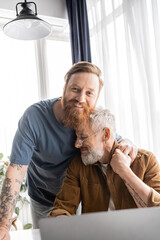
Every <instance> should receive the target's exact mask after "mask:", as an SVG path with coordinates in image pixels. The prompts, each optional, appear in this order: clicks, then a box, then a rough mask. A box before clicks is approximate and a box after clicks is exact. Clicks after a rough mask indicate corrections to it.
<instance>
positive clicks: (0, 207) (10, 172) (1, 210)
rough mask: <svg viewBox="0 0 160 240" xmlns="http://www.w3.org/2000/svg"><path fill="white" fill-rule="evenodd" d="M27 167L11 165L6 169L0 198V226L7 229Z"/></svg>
mask: <svg viewBox="0 0 160 240" xmlns="http://www.w3.org/2000/svg"><path fill="white" fill-rule="evenodd" d="M26 170H27V166H23V165H19V164H14V163H11V164H10V165H9V167H8V169H7V172H6V177H5V180H4V183H3V187H2V192H1V196H0V226H1V227H3V228H5V229H8V230H9V228H10V225H11V219H12V216H13V212H14V209H15V206H16V202H17V198H18V196H19V191H20V187H21V183H22V180H23V178H24V175H25V173H26Z"/></svg>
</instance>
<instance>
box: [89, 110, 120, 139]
mask: <svg viewBox="0 0 160 240" xmlns="http://www.w3.org/2000/svg"><path fill="white" fill-rule="evenodd" d="M90 126H91V128H92V130H93V131H97V130H98V129H101V128H106V127H107V128H109V129H110V131H111V133H112V134H113V136H115V134H116V123H115V116H114V115H113V114H112V113H111V112H110V111H109V110H108V109H103V108H96V109H95V110H94V112H93V113H92V114H91V115H90Z"/></svg>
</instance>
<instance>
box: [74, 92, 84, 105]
mask: <svg viewBox="0 0 160 240" xmlns="http://www.w3.org/2000/svg"><path fill="white" fill-rule="evenodd" d="M76 99H77V101H78V102H80V103H81V102H82V103H83V102H86V94H85V92H84V91H81V92H80V93H79V94H78V96H77V97H76Z"/></svg>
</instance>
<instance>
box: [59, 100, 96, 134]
mask: <svg viewBox="0 0 160 240" xmlns="http://www.w3.org/2000/svg"><path fill="white" fill-rule="evenodd" d="M75 104H78V105H81V106H82V107H83V110H77V109H75V108H74V105H75ZM63 107H64V117H63V119H62V124H63V125H65V126H66V127H69V128H73V129H75V130H78V129H80V128H81V127H82V126H84V125H85V123H86V122H87V120H88V118H89V115H90V114H91V113H92V112H93V109H92V108H89V107H88V106H87V105H86V103H79V102H78V101H76V100H70V101H69V102H66V101H65V99H63Z"/></svg>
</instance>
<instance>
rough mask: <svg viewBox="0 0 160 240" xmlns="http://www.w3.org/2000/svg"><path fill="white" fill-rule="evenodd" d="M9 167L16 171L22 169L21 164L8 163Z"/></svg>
mask: <svg viewBox="0 0 160 240" xmlns="http://www.w3.org/2000/svg"><path fill="white" fill-rule="evenodd" d="M10 166H11V167H13V168H17V170H18V171H19V170H21V169H22V165H21V164H16V163H10Z"/></svg>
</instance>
